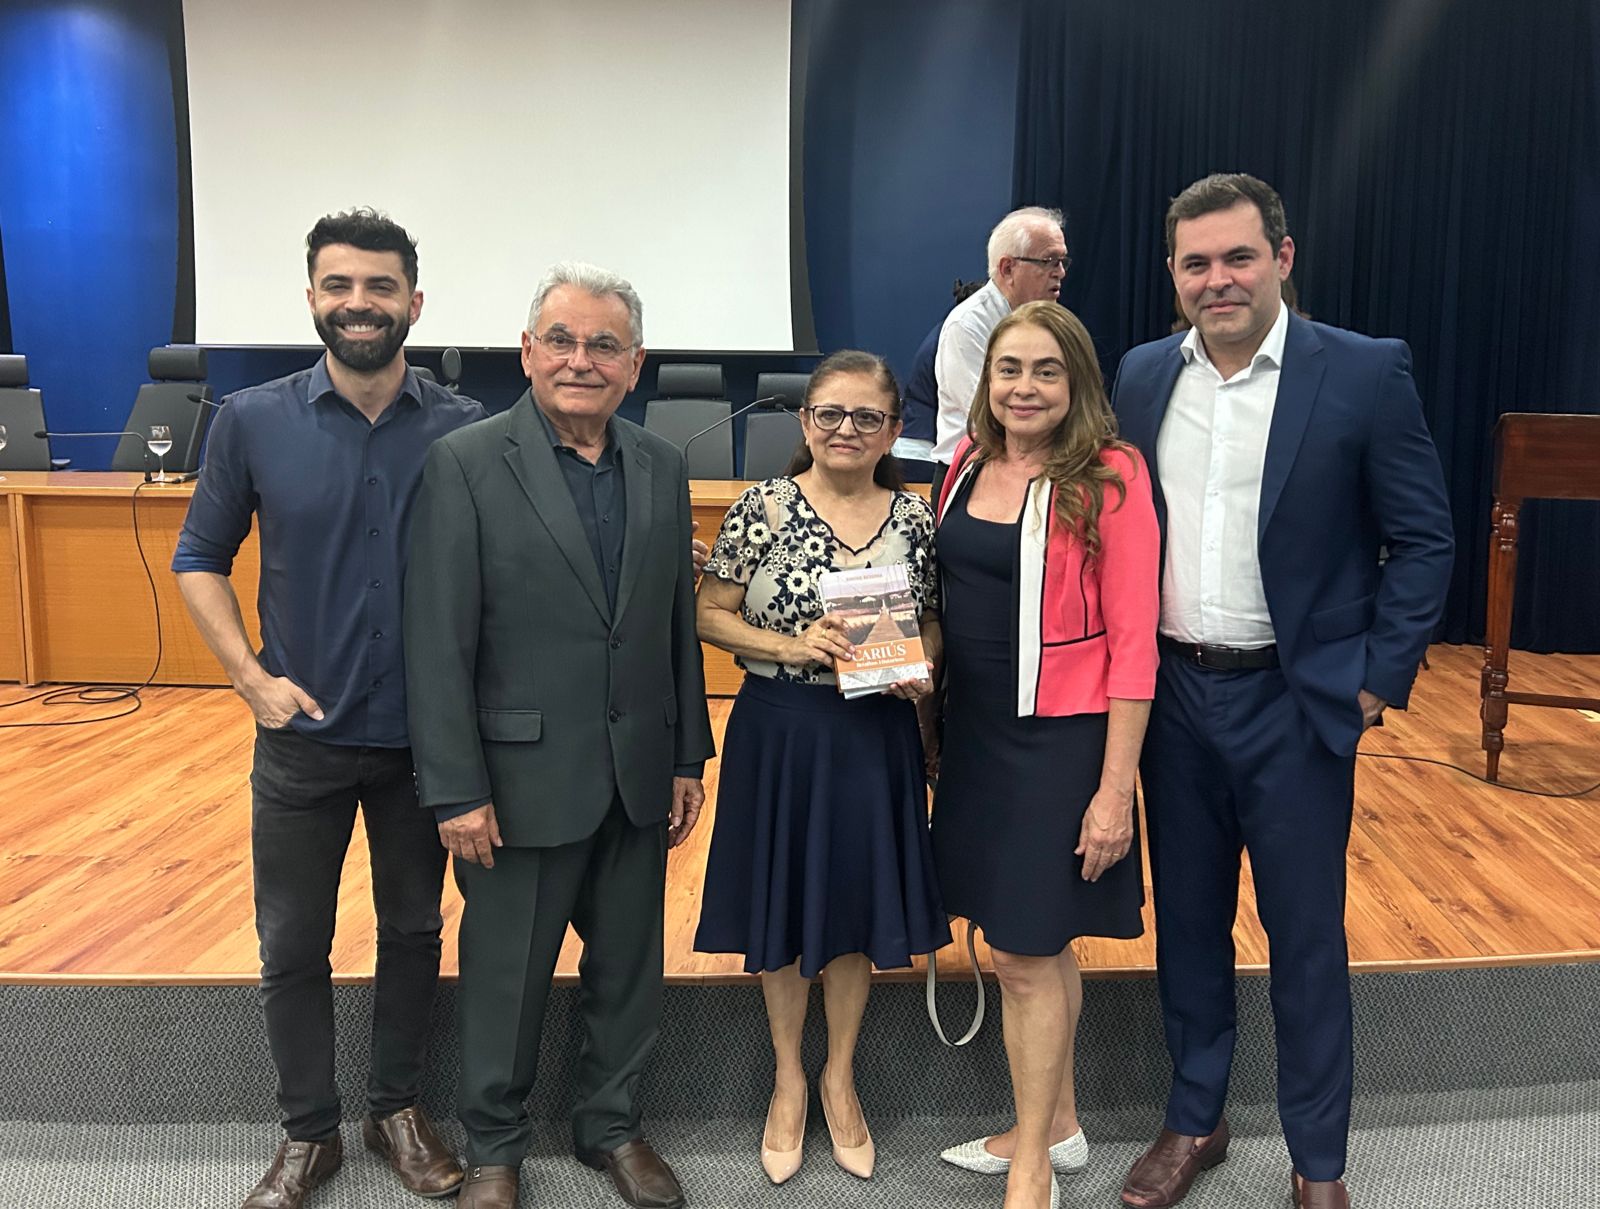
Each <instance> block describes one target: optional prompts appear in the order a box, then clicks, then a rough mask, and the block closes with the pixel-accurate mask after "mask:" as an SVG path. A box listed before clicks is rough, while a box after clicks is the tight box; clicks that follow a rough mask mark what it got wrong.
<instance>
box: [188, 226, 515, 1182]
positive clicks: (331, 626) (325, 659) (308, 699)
mask: <svg viewBox="0 0 1600 1209" xmlns="http://www.w3.org/2000/svg"><path fill="white" fill-rule="evenodd" d="M306 265H307V269H308V272H309V275H310V285H309V287H308V288H307V290H306V299H307V301H308V303H309V304H310V308H311V317H312V322H313V324H314V325H315V327H316V330H317V334H318V335H319V336H320V337H321V338H322V342H323V344H324V345H326V346H327V350H328V351H327V354H326V355H324V356H323V357H322V358H321V359H320V360H319V361H318V362H317V364H316V365H315V366H313V367H312V368H310V369H307V370H302V371H301V372H299V373H296V374H291V375H289V376H288V377H287V378H280V379H279V380H277V381H275V382H268V383H266V384H265V385H262V386H256V387H251V388H249V389H247V390H242V391H240V392H238V393H237V394H235V395H232V396H231V397H230V398H228V399H225V400H224V401H223V402H224V405H223V407H222V408H221V410H220V411H219V412H218V413H217V418H216V422H215V423H214V425H213V426H212V429H211V437H210V442H209V445H208V449H207V455H206V462H205V468H204V469H203V470H202V472H201V475H200V480H199V483H198V485H197V487H196V489H195V494H194V500H193V502H192V503H191V505H190V507H189V514H188V517H187V519H186V520H185V522H184V527H183V534H182V536H181V538H180V539H179V542H178V548H177V553H176V554H175V555H174V557H173V560H172V569H173V570H174V571H175V572H177V574H178V583H179V586H180V588H181V590H182V592H183V597H184V601H185V603H187V605H188V606H189V611H190V613H191V615H192V616H193V617H194V621H195V624H196V626H197V627H198V628H199V630H200V633H201V635H202V636H203V637H204V638H205V641H206V643H207V645H208V646H209V647H210V648H211V650H212V653H213V654H215V655H216V657H217V659H218V660H219V661H220V662H221V664H222V666H223V669H224V670H225V671H226V672H227V675H228V678H229V680H230V681H231V682H232V684H233V687H234V689H235V690H236V691H237V692H238V694H239V695H240V696H241V697H242V698H244V701H245V703H246V704H247V705H249V707H250V712H251V713H252V714H253V715H254V717H255V723H256V739H255V758H254V767H253V771H252V773H251V776H250V785H251V797H252V801H251V855H252V868H253V873H254V884H255V907H256V931H257V933H258V935H259V936H260V940H261V1005H262V1009H263V1011H264V1013H265V1015H266V1021H267V1039H268V1042H269V1044H270V1048H271V1051H272V1060H273V1064H274V1065H275V1066H276V1068H277V1074H278V1104H279V1108H280V1110H281V1114H282V1120H283V1129H284V1133H285V1135H286V1136H285V1138H284V1140H283V1142H282V1144H281V1145H280V1146H279V1148H278V1153H277V1156H276V1158H275V1159H274V1160H273V1163H272V1166H271V1168H270V1169H269V1170H268V1172H267V1174H266V1175H265V1176H264V1177H263V1178H262V1180H261V1182H260V1183H259V1184H258V1185H257V1186H256V1188H255V1189H254V1190H253V1191H252V1192H251V1193H250V1195H249V1196H248V1197H247V1198H246V1200H245V1201H244V1209H298V1207H299V1206H301V1205H302V1204H303V1203H304V1201H305V1198H306V1196H307V1195H308V1194H309V1193H310V1192H311V1190H312V1189H314V1188H316V1187H317V1186H318V1185H319V1184H321V1183H323V1182H324V1181H325V1180H326V1179H328V1177H329V1176H331V1175H332V1174H333V1173H334V1172H335V1171H336V1170H337V1169H338V1167H339V1164H340V1161H341V1160H342V1158H343V1148H342V1144H341V1142H340V1136H339V1120H340V1107H339V1096H338V1091H337V1089H336V1087H335V1085H334V1028H333V991H332V984H331V967H330V964H329V954H330V950H331V947H332V943H333V930H334V911H335V907H336V905H337V901H338V888H339V873H340V870H341V868H342V867H343V864H344V858H345V850H346V848H347V847H348V846H349V843H350V836H351V831H352V828H353V825H354V822H355V812H356V808H357V806H359V807H360V808H361V811H362V816H363V820H364V822H365V827H366V833H367V846H368V850H369V852H370V855H371V860H372V897H373V904H374V907H375V908H376V912H377V920H378V954H377V971H376V978H375V987H374V1006H373V1022H372V1057H371V1070H370V1074H369V1076H368V1083H367V1108H368V1113H367V1116H366V1117H365V1118H364V1120H363V1122H362V1135H363V1138H364V1140H365V1142H366V1144H367V1146H368V1147H370V1148H371V1149H373V1150H375V1151H377V1152H378V1153H380V1154H381V1155H383V1156H384V1157H385V1158H386V1159H387V1160H388V1161H389V1164H390V1165H391V1166H392V1167H393V1168H394V1170H395V1172H396V1173H397V1174H398V1176H399V1177H400V1180H401V1182H402V1183H403V1184H404V1185H405V1187H406V1188H407V1189H409V1190H410V1191H412V1192H414V1193H417V1194H419V1195H421V1196H430V1197H431V1196H444V1195H446V1194H448V1193H450V1192H452V1191H454V1189H455V1188H456V1187H457V1186H458V1185H459V1184H460V1183H461V1180H462V1171H461V1168H460V1166H459V1165H458V1164H457V1163H456V1161H455V1159H454V1157H453V1156H452V1155H451V1154H450V1152H449V1150H448V1149H447V1148H446V1147H445V1146H444V1144H443V1143H442V1142H441V1141H440V1140H439V1138H438V1136H437V1135H436V1134H435V1133H434V1131H433V1127H432V1125H431V1124H430V1123H429V1121H428V1119H427V1117H426V1116H425V1115H424V1114H423V1111H422V1107H421V1105H420V1104H418V1103H417V1092H418V1086H419V1084H420V1082H421V1078H422V1068H423V1057H424V1052H425V1050H426V1046H427V1034H428V1021H429V1016H430V1014H431V1008H432V1003H433V996H434V989H435V986H436V984H437V982H438V977H439V948H440V945H439V934H440V929H441V926H442V920H441V917H440V913H439V896H440V891H441V889H442V887H443V882H444V868H445V857H446V853H445V850H444V848H443V847H441V846H440V843H439V838H438V834H437V832H436V830H435V827H434V822H433V817H432V815H431V814H430V813H429V812H426V811H423V810H422V809H420V808H419V807H418V805H417V791H416V784H415V780H414V778H413V776H412V767H411V751H410V739H409V737H408V735H407V733H406V699H405V669H404V663H403V660H402V656H401V627H400V602H401V590H402V587H403V581H404V578H405V556H406V549H407V546H408V542H409V524H410V515H411V504H412V498H413V496H414V494H415V492H416V488H417V484H418V482H419V480H420V478H421V474H422V465H423V461H424V458H425V455H426V454H427V451H428V447H429V446H430V445H432V444H433V442H434V441H435V440H436V439H437V438H438V437H440V436H443V435H444V434H445V433H447V432H451V431H453V430H455V429H457V428H460V427H461V426H463V425H465V424H470V423H472V422H473V421H475V420H480V419H483V418H484V416H485V412H484V410H483V408H482V407H481V406H480V405H479V404H478V403H476V402H474V401H472V400H470V399H467V398H464V397H462V396H460V395H456V394H453V393H451V392H450V391H447V390H445V389H444V388H443V387H441V386H438V385H437V384H435V383H433V382H429V381H424V380H423V379H421V378H419V377H418V376H417V374H416V373H415V372H414V371H413V370H412V369H411V368H410V367H409V366H407V364H406V360H405V354H404V351H403V348H404V345H405V341H406V336H407V334H408V333H409V332H410V330H411V325H412V324H413V323H415V322H416V321H417V319H418V318H419V317H420V316H421V314H422V292H421V291H420V290H418V289H417V252H416V244H415V242H414V241H413V240H412V239H411V237H410V236H409V235H408V234H407V233H406V231H405V230H404V228H402V227H400V226H399V225H397V224H396V223H394V222H391V221H390V220H389V219H387V218H385V217H383V216H381V215H379V214H377V213H375V212H373V211H371V210H354V211H350V212H348V213H344V214H337V215H330V216H328V217H325V218H323V219H321V220H320V221H318V222H317V224H316V226H314V227H313V228H312V230H311V232H310V234H309V235H308V236H307V237H306ZM252 518H254V519H255V521H256V522H257V523H258V524H259V526H260V541H261V582H260V590H259V594H258V597H257V609H258V613H259V616H260V619H261V650H260V652H259V653H258V652H256V651H255V650H253V649H252V648H251V644H250V641H249V638H248V636H247V635H246V632H245V628H244V623H243V621H242V619H241V616H240V612H239V603H238V600H237V598H236V597H235V595H234V592H233V587H232V585H231V584H230V582H229V579H228V576H229V573H230V571H231V570H232V567H233V559H234V556H235V555H236V554H237V552H238V550H239V546H240V544H241V543H242V542H243V541H244V538H245V536H246V535H247V534H248V533H249V532H250V526H251V523H252Z"/></svg>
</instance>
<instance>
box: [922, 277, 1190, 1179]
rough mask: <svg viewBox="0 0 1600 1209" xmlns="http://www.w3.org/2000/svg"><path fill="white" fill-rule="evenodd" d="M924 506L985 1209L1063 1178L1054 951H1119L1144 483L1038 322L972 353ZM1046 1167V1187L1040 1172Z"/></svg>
mask: <svg viewBox="0 0 1600 1209" xmlns="http://www.w3.org/2000/svg"><path fill="white" fill-rule="evenodd" d="M969 432H970V434H971V435H969V436H968V437H967V438H965V439H963V441H962V442H961V444H960V445H959V446H957V448H956V451H955V454H954V456H953V458H952V460H951V466H950V473H949V475H948V476H947V477H946V479H945V482H944V484H943V487H942V489H941V493H940V500H939V559H940V569H941V582H942V585H943V589H944V593H945V597H944V609H943V617H944V638H945V675H944V686H943V687H944V693H945V695H944V702H943V704H944V732H943V734H944V746H943V750H942V752H941V753H939V786H938V791H937V793H936V794H935V797H934V804H933V848H934V857H935V865H936V867H937V869H938V874H939V884H940V887H941V890H942V892H943V895H944V902H945V906H946V907H947V908H948V909H949V910H950V913H951V914H952V915H959V916H964V917H966V919H967V920H968V921H969V924H970V926H973V927H977V928H981V929H982V931H983V933H984V938H985V939H986V940H987V941H988V943H989V946H990V949H991V951H992V953H993V955H994V965H995V972H996V974H997V975H998V977H999V980H1000V988H1001V994H1002V995H1003V997H1004V1000H1005V1017H1004V1019H1005V1043H1006V1054H1007V1058H1008V1060H1009V1062H1010V1066H1011V1080H1012V1087H1013V1092H1014V1095H1015V1099H1016V1108H1017V1124H1016V1127H1015V1128H1014V1129H1011V1130H1008V1131H1006V1132H1005V1133H1003V1134H1001V1135H999V1136H996V1137H988V1138H979V1139H977V1140H976V1141H973V1142H968V1143H965V1144H963V1145H960V1146H955V1147H952V1148H951V1149H949V1150H947V1151H945V1153H944V1155H943V1157H944V1159H945V1160H946V1161H948V1162H951V1163H954V1164H956V1165H957V1166H960V1167H964V1168H967V1169H968V1170H971V1171H977V1172H981V1173H986V1174H1001V1173H1008V1183H1007V1188H1006V1200H1005V1204H1006V1206H1007V1209H1044V1206H1046V1205H1049V1206H1052V1207H1053V1206H1055V1205H1057V1204H1058V1203H1059V1200H1060V1187H1059V1185H1058V1184H1057V1182H1056V1179H1055V1174H1054V1172H1055V1171H1070V1170H1074V1169H1076V1168H1079V1167H1082V1166H1083V1165H1084V1163H1085V1161H1086V1159H1087V1155H1088V1145H1087V1143H1086V1142H1085V1141H1084V1138H1083V1131H1082V1130H1081V1129H1080V1128H1079V1126H1078V1120H1077V1108H1076V1102H1075V1100H1074V1096H1073V1084H1072V1043H1073V1034H1074V1032H1075V1031H1076V1029H1077V1023H1078V1013H1079V1010H1080V1008H1081V1006H1082V1003H1083V986H1082V982H1081V981H1080V978H1079V973H1078V965H1077V961H1076V960H1075V958H1074V957H1073V953H1072V948H1071V941H1072V940H1073V939H1074V938H1075V937H1079V936H1109V937H1122V938H1131V937H1135V936H1138V935H1140V934H1141V933H1142V932H1143V930H1144V927H1143V921H1142V918H1141V913H1140V908H1141V906H1142V904H1143V901H1144V879H1143V876H1142V870H1141V865H1140V859H1139V837H1138V832H1137V825H1136V818H1135V811H1134V773H1135V772H1136V770H1137V769H1138V764H1139V750H1140V747H1141V745H1142V744H1143V741H1144V730H1145V723H1146V721H1147V720H1148V718H1149V714H1150V699H1151V697H1152V696H1153V694H1154V692H1155V674H1156V620H1157V615H1158V604H1157V586H1158V579H1157V560H1158V550H1159V536H1158V532H1157V528H1156V516H1155V509H1154V506H1153V503H1152V499H1151V489H1150V473H1149V471H1148V470H1147V469H1146V467H1145V465H1144V463H1143V461H1142V460H1141V459H1140V456H1139V454H1138V452H1137V451H1136V450H1135V449H1133V448H1132V447H1131V446H1129V445H1126V444H1124V443H1123V442H1121V441H1119V440H1117V436H1116V421H1115V419H1114V418H1113V416H1112V413H1111V408H1110V405H1109V404H1108V402H1107V400H1106V393H1105V387H1104V384H1103V382H1102V380H1101V376H1100V366H1099V362H1098V361H1097V360H1096V358H1095V353H1094V346H1093V344H1092V342H1091V341H1090V339H1089V334H1088V332H1087V331H1085V330H1084V327H1083V324H1082V323H1080V322H1079V321H1078V319H1077V318H1076V316H1074V315H1073V314H1072V313H1071V312H1070V311H1068V310H1066V309H1065V308H1063V307H1061V306H1059V305H1058V304H1056V303H1054V302H1031V303H1028V304H1026V305H1024V306H1021V307H1018V308H1017V309H1016V310H1015V311H1013V312H1012V313H1011V314H1010V315H1008V316H1007V317H1006V318H1004V319H1002V320H1001V321H1000V323H999V324H998V325H997V326H996V327H995V329H994V332H993V333H992V334H991V336H990V338H989V347H988V351H987V354H986V356H985V360H984V366H983V373H982V376H981V377H980V378H979V382H978V391H977V395H976V397H975V398H974V400H973V403H972V412H971V417H970V424H969ZM1052 1169H1054V1170H1052Z"/></svg>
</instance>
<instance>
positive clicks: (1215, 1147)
mask: <svg viewBox="0 0 1600 1209" xmlns="http://www.w3.org/2000/svg"><path fill="white" fill-rule="evenodd" d="M1227 1157H1228V1122H1227V1120H1226V1119H1223V1120H1221V1121H1218V1122H1217V1128H1216V1130H1215V1131H1214V1132H1213V1133H1212V1134H1211V1135H1210V1136H1209V1137H1204V1138H1194V1137H1190V1136H1189V1135H1188V1134H1182V1133H1173V1132H1172V1130H1170V1129H1163V1130H1162V1131H1161V1136H1160V1137H1158V1138H1157V1139H1156V1140H1155V1144H1154V1145H1153V1146H1151V1147H1150V1149H1149V1150H1147V1151H1145V1152H1144V1153H1143V1154H1142V1155H1140V1156H1139V1161H1138V1162H1136V1163H1135V1164H1134V1165H1133V1166H1132V1167H1131V1168H1130V1169H1129V1170H1128V1178H1127V1179H1126V1180H1124V1181H1123V1182H1122V1202H1123V1204H1125V1205H1134V1206H1137V1209H1166V1207H1167V1206H1169V1205H1176V1204H1177V1203H1178V1202H1179V1201H1181V1200H1182V1199H1183V1198H1184V1197H1186V1196H1188V1195H1189V1185H1190V1184H1192V1183H1194V1177H1195V1176H1197V1175H1199V1174H1200V1173H1201V1172H1202V1171H1209V1170H1210V1169H1211V1168H1213V1167H1215V1166H1216V1165H1217V1164H1218V1163H1220V1162H1222V1160H1223V1159H1225V1158H1227Z"/></svg>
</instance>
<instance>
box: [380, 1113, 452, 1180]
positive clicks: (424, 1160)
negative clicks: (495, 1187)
mask: <svg viewBox="0 0 1600 1209" xmlns="http://www.w3.org/2000/svg"><path fill="white" fill-rule="evenodd" d="M361 1138H362V1141H364V1142H366V1144H367V1149H368V1150H375V1151H377V1152H378V1153H379V1154H381V1155H382V1156H383V1157H384V1158H386V1159H388V1160H389V1166H390V1167H393V1168H394V1173H395V1174H396V1175H398V1176H399V1177H400V1182H401V1183H402V1184H404V1185H405V1186H406V1188H407V1189H408V1190H409V1191H411V1192H414V1193H416V1194H417V1195H418V1196H428V1197H433V1196H449V1195H450V1194H451V1193H452V1192H454V1191H455V1190H456V1189H457V1188H459V1187H460V1186H461V1164H460V1163H457V1162H456V1159H455V1155H453V1154H451V1153H450V1149H449V1147H447V1146H446V1145H445V1144H444V1143H443V1142H442V1141H440V1140H439V1135H438V1134H436V1133H435V1132H434V1131H433V1122H431V1121H429V1120H428V1116H427V1114H426V1113H424V1112H423V1111H422V1106H421V1105H420V1104H413V1105H412V1106H411V1107H410V1108H402V1109H401V1110H400V1111H399V1112H397V1113H391V1114H390V1115H389V1116H387V1117H383V1118H382V1119H379V1118H376V1117H374V1116H373V1115H372V1114H371V1113H368V1114H367V1115H366V1116H365V1117H364V1118H362V1121H361Z"/></svg>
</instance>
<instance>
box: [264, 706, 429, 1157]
mask: <svg viewBox="0 0 1600 1209" xmlns="http://www.w3.org/2000/svg"><path fill="white" fill-rule="evenodd" d="M250 788H251V791H252V804H251V827H250V839H251V855H252V858H253V861H254V871H255V905H256V934H257V936H259V937H260V940H261V1007H262V1010H263V1011H264V1012H265V1014H266V1018H267V1041H268V1044H269V1045H270V1047H271V1049H272V1061H273V1064H274V1065H275V1066H276V1067H277V1070H278V1108H279V1110H280V1112H281V1113H282V1117H283V1128H284V1131H285V1132H286V1133H287V1134H288V1135H289V1137H290V1138H291V1139H294V1140H297V1141H314V1140H317V1139H321V1138H325V1137H327V1136H328V1135H329V1134H331V1133H333V1132H334V1131H335V1130H337V1129H338V1128H339V1115H340V1114H339V1092H338V1089H337V1087H336V1086H335V1084H334V1076H333V1065H334V1060H333V984H332V977H331V976H332V966H331V965H330V963H329V954H330V952H331V950H332V947H333V925H334V912H335V910H336V908H337V906H338V901H339V873H340V870H341V868H342V866H343V865H344V857H345V850H346V849H347V848H348V847H349V846H350V833H351V829H352V828H353V827H354V825H355V815H356V806H357V804H358V803H359V804H360V806H361V810H362V814H363V817H364V820H365V823H366V831H367V848H368V852H369V853H370V856H371V860H372V900H373V905H374V907H375V908H376V910H377V917H378V964H377V975H376V978H375V980H374V981H375V987H374V1009H373V1021H372V1058H371V1070H370V1073H369V1075H368V1079H367V1104H368V1107H369V1108H370V1109H371V1110H372V1111H373V1112H374V1113H377V1114H378V1115H380V1116H381V1115H384V1114H386V1113H391V1112H396V1111H398V1110H399V1109H402V1108H405V1107H408V1106H409V1105H411V1104H414V1103H415V1102H416V1099H417V1087H418V1085H419V1083H420V1082H421V1079H422V1063H423V1055H424V1052H425V1050H426V1048H427V1042H428V1020H429V1017H430V1015H431V1014H432V1008H433V993H434V988H435V987H436V986H437V984H438V981H439V932H440V929H441V927H442V926H443V921H442V919H441V918H440V915H439V895H440V892H441V891H442V889H443V887H444V865H445V856H446V853H445V850H444V848H443V847H441V846H440V844H439V835H438V832H437V830H436V829H435V826H434V821H433V816H432V813H431V812H430V811H425V810H423V809H421V807H419V806H418V805H417V790H416V782H415V780H414V779H413V777H412V772H411V751H410V749H409V748H383V747H337V746H334V745H333V744H330V743H319V742H317V741H316V740H314V739H308V738H305V737H304V736H302V735H299V734H297V733H296V732H294V731H292V730H288V729H285V730H266V729H263V728H261V727H257V728H256V747H255V767H254V770H253V771H252V772H251V774H250Z"/></svg>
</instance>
